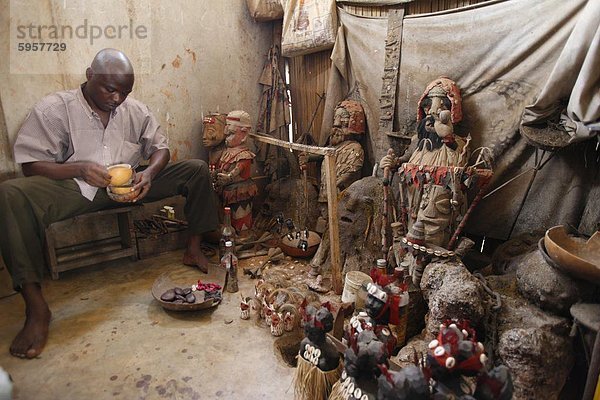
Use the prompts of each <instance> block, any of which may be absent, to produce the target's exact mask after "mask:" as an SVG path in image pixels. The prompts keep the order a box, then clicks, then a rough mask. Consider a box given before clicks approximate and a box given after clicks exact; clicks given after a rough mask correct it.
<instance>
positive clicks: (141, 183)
mask: <svg viewBox="0 0 600 400" xmlns="http://www.w3.org/2000/svg"><path fill="white" fill-rule="evenodd" d="M151 186H152V174H150V173H149V172H148V171H147V170H144V171H141V172H136V173H135V176H134V177H133V190H132V191H133V192H137V191H139V192H140V194H138V195H137V197H136V198H135V199H133V200H132V201H133V202H136V201H139V200H141V199H143V198H144V197H146V195H147V194H148V192H149V191H150V187H151Z"/></svg>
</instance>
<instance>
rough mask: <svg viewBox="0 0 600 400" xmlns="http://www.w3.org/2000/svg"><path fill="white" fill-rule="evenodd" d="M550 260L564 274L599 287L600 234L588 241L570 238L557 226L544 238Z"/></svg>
mask: <svg viewBox="0 0 600 400" xmlns="http://www.w3.org/2000/svg"><path fill="white" fill-rule="evenodd" d="M544 246H545V247H546V251H547V253H548V255H549V256H550V258H552V260H553V261H554V262H555V263H556V264H557V265H558V266H559V267H560V268H561V269H562V270H563V271H565V272H567V273H570V274H571V275H573V276H574V277H577V278H579V279H584V280H589V281H591V282H593V283H595V284H597V285H600V232H596V233H595V234H594V235H593V236H592V237H591V238H590V239H589V240H587V241H586V240H585V239H583V238H578V237H572V236H570V235H569V234H568V233H567V231H566V230H565V228H564V226H562V225H559V226H555V227H553V228H550V229H548V230H547V231H546V235H545V236H544Z"/></svg>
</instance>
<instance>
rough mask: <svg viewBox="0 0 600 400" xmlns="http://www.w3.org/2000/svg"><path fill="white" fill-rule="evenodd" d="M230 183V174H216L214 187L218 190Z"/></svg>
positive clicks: (231, 180) (231, 177)
mask: <svg viewBox="0 0 600 400" xmlns="http://www.w3.org/2000/svg"><path fill="white" fill-rule="evenodd" d="M232 182H233V176H232V175H231V173H227V174H224V173H222V172H219V173H218V174H217V178H216V179H215V185H216V186H217V187H220V188H222V187H223V186H227V185H229V184H230V183H232Z"/></svg>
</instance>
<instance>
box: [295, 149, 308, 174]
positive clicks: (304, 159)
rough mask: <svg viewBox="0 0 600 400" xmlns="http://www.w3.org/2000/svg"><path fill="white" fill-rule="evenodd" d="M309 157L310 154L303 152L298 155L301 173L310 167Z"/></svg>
mask: <svg viewBox="0 0 600 400" xmlns="http://www.w3.org/2000/svg"><path fill="white" fill-rule="evenodd" d="M308 162H309V156H308V153H306V152H302V153H300V154H298V165H299V167H300V171H304V170H305V169H306V168H307V167H308V165H307V164H308Z"/></svg>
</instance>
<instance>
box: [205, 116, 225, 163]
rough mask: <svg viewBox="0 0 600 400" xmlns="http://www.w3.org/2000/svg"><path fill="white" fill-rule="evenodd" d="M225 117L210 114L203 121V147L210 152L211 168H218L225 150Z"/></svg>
mask: <svg viewBox="0 0 600 400" xmlns="http://www.w3.org/2000/svg"><path fill="white" fill-rule="evenodd" d="M225 117H226V115H225V114H219V113H210V114H209V115H207V116H206V117H204V118H203V119H202V145H203V146H204V148H205V149H206V151H207V152H208V165H209V166H213V165H214V166H216V165H217V164H218V163H219V159H220V158H221V154H222V153H223V150H225Z"/></svg>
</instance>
